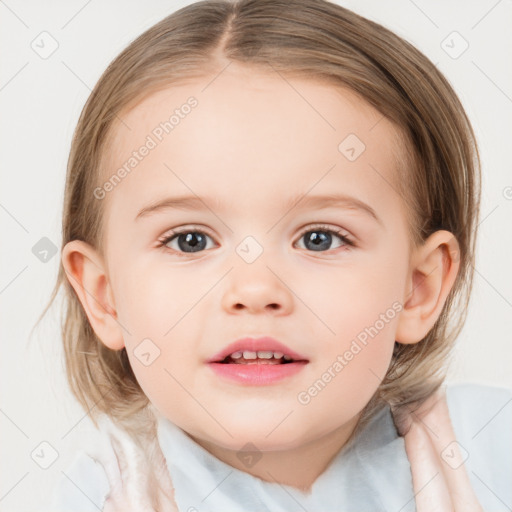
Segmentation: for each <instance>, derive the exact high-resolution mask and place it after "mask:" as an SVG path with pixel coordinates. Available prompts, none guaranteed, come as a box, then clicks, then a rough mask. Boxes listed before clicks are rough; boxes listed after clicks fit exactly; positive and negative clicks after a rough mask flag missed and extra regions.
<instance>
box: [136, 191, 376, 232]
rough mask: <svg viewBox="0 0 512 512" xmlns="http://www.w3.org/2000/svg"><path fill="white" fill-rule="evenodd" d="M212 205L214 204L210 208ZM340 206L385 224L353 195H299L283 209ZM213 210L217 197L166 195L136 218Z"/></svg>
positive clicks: (372, 210)
mask: <svg viewBox="0 0 512 512" xmlns="http://www.w3.org/2000/svg"><path fill="white" fill-rule="evenodd" d="M208 204H210V205H214V206H213V208H210V206H208ZM336 206H337V207H340V208H343V209H345V210H353V211H360V212H362V213H365V214H366V215H369V216H370V217H372V218H373V219H374V220H375V221H377V222H378V223H379V224H380V225H381V226H383V223H382V220H381V219H380V217H379V216H378V215H377V213H376V212H375V210H374V209H373V208H372V207H371V206H370V205H368V204H366V203H365V202H363V201H361V200H360V199H357V198H355V197H352V196H348V195H344V194H326V195H317V196H311V195H304V194H302V195H299V196H297V197H294V198H292V199H290V200H289V201H287V202H286V203H284V205H283V209H284V210H285V211H286V212H288V211H290V210H292V209H293V208H298V209H324V208H330V207H336ZM172 209H177V210H188V211H192V210H197V211H199V210H212V209H219V210H220V209H221V204H220V202H219V201H218V199H217V198H209V197H204V198H203V199H201V198H200V197H198V196H195V195H193V196H180V197H166V198H164V199H161V200H158V201H156V202H154V203H151V204H149V205H148V206H145V207H144V208H142V209H141V210H140V211H139V213H138V214H137V215H136V217H135V220H138V219H140V218H142V217H146V216H149V215H152V214H155V213H158V212H164V211H166V210H172Z"/></svg>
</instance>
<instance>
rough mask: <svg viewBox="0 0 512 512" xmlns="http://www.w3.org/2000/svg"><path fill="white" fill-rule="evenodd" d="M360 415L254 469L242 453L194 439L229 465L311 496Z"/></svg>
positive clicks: (267, 455)
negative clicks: (241, 457) (243, 458)
mask: <svg viewBox="0 0 512 512" xmlns="http://www.w3.org/2000/svg"><path fill="white" fill-rule="evenodd" d="M358 419H359V415H357V416H356V417H354V418H352V420H350V422H348V423H346V424H344V425H342V426H341V427H339V428H338V429H336V430H334V431H332V432H329V433H328V434H326V435H325V436H323V437H320V438H318V439H315V440H314V441H311V442H309V443H306V444H303V445H301V446H299V447H297V448H293V449H290V450H283V451H268V452H262V453H261V455H262V457H261V459H260V460H259V461H258V462H257V463H256V464H254V466H251V467H247V466H246V465H245V464H244V463H243V462H242V461H241V460H240V458H239V453H240V452H239V451H234V450H229V449H226V448H223V447H220V446H218V445H215V444H213V443H210V442H208V441H205V440H202V439H196V438H195V437H192V436H190V435H189V437H191V438H192V439H193V440H194V441H195V442H196V443H198V444H199V445H201V446H202V447H203V448H204V449H205V450H207V451H209V452H210V453H211V454H212V455H214V456H215V457H217V458H218V459H219V460H221V461H223V462H225V463H226V464H229V465H230V466H232V467H234V468H236V469H239V470H240V471H244V472H245V473H249V474H250V475H252V476H255V477H258V478H261V479H262V480H265V481H267V482H272V483H279V484H282V485H289V486H292V487H295V488H297V489H299V490H300V491H302V492H306V493H309V492H310V491H311V487H312V485H313V483H314V482H315V480H316V479H317V478H318V477H319V476H320V475H321V474H322V473H323V472H324V471H325V470H326V469H327V467H328V466H329V464H330V463H331V462H332V460H333V459H334V458H335V456H336V455H337V454H338V453H339V451H340V450H341V449H342V448H343V447H344V446H345V445H346V443H347V441H348V440H349V439H350V438H351V437H352V436H351V434H352V433H353V432H354V428H355V426H356V424H357V420H358Z"/></svg>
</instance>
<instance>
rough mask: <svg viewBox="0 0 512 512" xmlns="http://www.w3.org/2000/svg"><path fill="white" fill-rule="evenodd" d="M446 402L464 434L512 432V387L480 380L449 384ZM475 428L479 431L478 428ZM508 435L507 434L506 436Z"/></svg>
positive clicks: (472, 435) (473, 435)
mask: <svg viewBox="0 0 512 512" xmlns="http://www.w3.org/2000/svg"><path fill="white" fill-rule="evenodd" d="M446 401H447V403H448V408H449V411H450V417H451V419H452V422H453V423H454V427H455V424H457V428H458V430H459V431H460V432H461V434H462V433H464V435H469V434H471V437H472V438H476V437H478V436H479V435H480V434H483V435H485V436H486V437H489V434H487V432H492V433H493V435H498V434H504V433H506V432H510V427H511V426H512V389H511V388H506V387H500V386H494V385H488V384H479V383H456V384H448V385H447V386H446ZM475 429H476V430H475ZM507 437H508V436H507Z"/></svg>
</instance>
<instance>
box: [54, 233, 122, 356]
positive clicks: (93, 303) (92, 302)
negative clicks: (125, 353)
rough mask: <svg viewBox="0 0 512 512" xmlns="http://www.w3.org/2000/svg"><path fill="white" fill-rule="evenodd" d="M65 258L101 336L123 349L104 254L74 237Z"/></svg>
mask: <svg viewBox="0 0 512 512" xmlns="http://www.w3.org/2000/svg"><path fill="white" fill-rule="evenodd" d="M61 258H62V265H63V267H64V270H65V272H66V276H67V278H68V281H69V282H70V284H71V286H72V287H73V289H74V290H75V292H76V294H77V296H78V298H79V300H80V302H81V304H82V307H83V308H84V311H85V313H86V315H87V318H88V319H89V323H90V324H91V327H92V328H93V330H94V332H95V333H96V335H97V336H98V338H99V339H100V340H101V341H102V342H103V344H104V345H106V346H107V347H108V348H110V349H112V350H120V349H122V348H123V347H124V340H123V336H122V330H121V326H120V325H119V322H118V321H117V312H116V309H115V304H114V296H113V293H112V288H111V285H110V283H109V282H108V276H107V274H106V270H105V265H104V262H103V260H102V258H101V256H100V255H99V254H98V252H97V251H96V250H95V249H94V248H93V247H92V246H91V245H90V244H88V243H86V242H83V241H82V240H72V241H71V242H68V243H67V244H66V245H65V246H64V248H63V249H62V255H61Z"/></svg>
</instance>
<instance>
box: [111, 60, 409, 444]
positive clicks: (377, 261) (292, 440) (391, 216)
mask: <svg viewBox="0 0 512 512" xmlns="http://www.w3.org/2000/svg"><path fill="white" fill-rule="evenodd" d="M211 80H212V79H211V78H209V79H205V80H201V81H198V82H197V83H195V84H192V85H186V86H179V87H171V88H169V89H167V90H165V91H161V92H158V93H156V94H154V95H152V96H150V97H149V98H148V99H146V100H145V101H144V102H142V103H141V104H139V105H137V106H136V108H135V109H134V110H132V111H130V112H129V113H128V114H126V115H121V117H122V120H123V123H125V124H126V125H128V126H129V128H130V129H128V128H126V127H125V126H124V125H123V124H119V125H118V127H117V133H116V140H115V144H114V146H113V147H112V153H111V166H110V167H109V171H108V173H107V174H108V175H107V176H106V177H105V179H108V178H109V177H110V176H111V175H112V174H114V173H115V172H116V171H117V169H118V168H119V167H121V166H122V165H123V164H124V163H125V162H126V161H128V160H129V158H130V157H131V156H133V152H134V151H137V152H138V153H139V156H140V154H141V153H142V152H141V151H139V148H140V147H141V146H142V145H143V144H146V143H147V141H148V139H147V137H148V135H150V136H151V138H152V139H153V141H155V142H156V147H151V149H150V150H149V151H148V152H147V153H148V154H147V156H145V157H143V158H141V161H138V162H137V164H136V166H135V167H133V168H132V169H131V171H130V173H129V174H128V175H127V176H126V177H125V178H124V179H123V180H122V181H121V183H119V184H117V185H116V186H115V187H114V190H112V191H110V192H108V193H107V197H106V198H105V199H104V200H105V201H107V205H108V209H107V212H106V215H107V218H106V220H107V224H106V238H105V244H106V264H107V267H108V273H109V278H110V283H111V285H112V293H113V300H114V302H115V310H116V312H117V318H118V321H119V323H120V324H121V325H122V326H124V327H125V328H126V330H124V331H122V334H123V341H124V343H125V345H126V347H127V351H128V354H129V357H130V361H131V364H132V367H133V370H134V372H135V375H136V377H137V379H138V381H139V383H140V385H141V387H142V388H143V390H144V392H145V393H146V395H147V396H148V397H149V399H150V400H151V402H153V403H154V405H155V406H156V407H157V408H158V409H159V410H160V411H161V412H162V413H163V414H164V415H165V416H167V417H168V418H169V419H170V420H171V421H173V422H174V423H175V424H177V425H178V426H180V427H181V428H183V429H184V430H186V431H187V432H189V433H190V434H192V435H193V436H195V437H196V438H199V439H202V440H204V441H205V442H207V443H213V444H215V445H217V446H220V447H223V448H230V449H234V450H237V449H239V448H240V447H241V446H243V445H244V444H245V443H247V442H251V443H253V444H254V445H256V446H257V447H258V448H259V449H261V450H272V449H286V448H290V449H291V448H294V447H298V446H300V445H303V444H305V443H308V442H310V441H313V440H315V439H319V438H320V437H323V436H325V435H326V434H329V433H331V434H332V433H334V432H338V433H339V436H340V437H343V436H348V433H349V431H350V429H351V427H353V425H354V424H355V420H356V418H357V415H358V414H359V413H360V411H361V410H362V408H363V407H364V406H365V405H366V404H367V402H368V400H369V399H370V398H371V396H372V395H373V393H374V392H375V391H376V389H377V387H378V386H379V384H380V381H381V379H382V378H383V377H384V375H385V373H386V370H387V368H388V366H389V363H390V359H391V355H392V351H393V345H394V342H395V333H396V328H397V322H398V319H399V317H400V313H399V311H400V308H401V306H402V304H403V302H404V301H405V297H406V289H407V288H408V284H409V283H408V271H409V257H410V242H409V239H408V236H407V221H406V214H405V210H404V207H403V202H402V199H401V197H400V196H399V195H398V194H397V192H396V191H395V189H394V188H393V186H392V183H393V180H394V173H395V171H396V163H395V162H396V159H397V158H398V157H397V154H396V152H397V146H396V144H395V142H394V140H395V139H394V132H393V127H392V125H391V124H390V123H389V122H388V121H387V120H386V119H382V116H381V115H380V114H379V113H378V112H377V111H376V110H374V109H373V108H372V107H370V106H369V105H368V104H366V103H364V102H361V101H360V100H359V99H358V98H357V97H356V96H354V95H353V94H351V93H349V92H345V91H343V90H341V89H340V90H336V89H334V88H333V87H332V86H328V85H320V84H318V83H313V82H311V81H302V80H297V79H296V80H292V81H286V80H284V79H283V78H281V77H279V75H277V74H273V75H272V74H269V75H263V74H257V73H256V72H255V71H254V70H244V69H242V68H241V67H239V66H237V65H235V64H232V65H231V66H230V67H229V68H227V69H226V70H225V71H224V72H222V73H221V74H220V75H219V76H218V77H217V78H216V79H215V80H214V81H211ZM207 84H209V85H208V86H207ZM206 86H207V87H206ZM205 87H206V88H205ZM191 96H194V97H195V98H196V99H197V102H198V104H197V106H195V107H193V108H190V113H188V114H186V115H185V114H183V112H184V110H186V111H187V112H188V109H184V110H181V113H182V115H181V116H179V115H178V118H180V119H179V123H177V124H176V126H175V127H174V129H173V130H172V131H169V133H165V131H164V132H163V135H161V139H162V140H161V141H159V140H158V138H157V137H156V136H155V133H160V132H161V130H160V132H159V131H158V130H156V131H155V128H157V127H158V126H159V125H160V123H162V122H164V121H167V120H168V119H169V117H170V116H171V115H172V114H173V112H174V111H175V110H176V109H180V107H181V106H182V105H184V104H185V103H186V102H187V99H188V98H189V97H191ZM181 117H182V118H181ZM349 134H355V135H356V136H357V137H358V138H359V139H360V141H362V142H363V143H364V145H365V146H366V148H365V149H364V151H363V152H362V153H360V152H361V149H362V146H360V145H359V144H360V142H357V139H355V138H354V136H351V138H349V139H348V140H347V141H346V142H343V141H344V139H346V137H347V136H349ZM342 142H343V144H341V149H339V146H340V143H342ZM149 146H151V144H148V147H149ZM350 148H354V151H351V149H350ZM143 152H144V151H143ZM359 153H360V154H359ZM347 156H348V157H350V158H347ZM354 158H355V159H354ZM351 160H353V161H351ZM327 194H329V195H333V196H334V195H340V196H341V195H343V196H347V197H351V198H355V199H357V200H359V201H362V202H364V203H366V204H367V205H369V206H370V207H371V208H372V209H373V211H374V212H375V214H376V216H377V218H378V220H377V219H376V218H374V217H373V216H372V215H371V214H370V213H369V212H368V211H365V210H364V209H361V208H352V209H349V208H347V207H346V205H345V206H343V205H342V204H339V205H337V204H329V205H328V204H327V203H326V202H324V203H323V205H324V207H323V206H322V201H320V202H318V203H316V204H313V203H311V204H310V203H309V201H312V200H313V199H314V198H315V197H317V196H323V195H327ZM178 196H194V197H198V198H201V200H202V201H200V202H198V203H196V206H198V208H186V207H181V208H174V209H172V208H168V209H160V210H158V211H154V212H153V213H151V214H147V215H142V216H140V217H139V218H137V214H138V213H139V212H140V211H141V210H142V209H143V208H146V207H148V206H149V205H152V204H154V203H155V202H158V201H161V200H163V199H165V198H171V197H178ZM299 198H302V200H301V201H300V202H299V203H298V204H296V205H295V206H293V205H294V204H295V202H296V200H297V199H299ZM319 226H323V228H320V227H319ZM174 228H185V230H186V231H187V232H195V231H198V230H199V231H201V232H203V233H205V234H206V235H207V236H206V235H203V236H206V244H204V245H201V242H199V243H197V241H198V238H197V237H195V238H194V236H193V235H191V236H192V238H191V241H190V242H189V243H187V241H186V239H185V236H182V237H180V239H181V247H182V248H183V247H185V248H189V250H191V251H194V250H196V251H197V252H189V253H186V252H181V253H180V254H178V253H177V252H176V251H179V250H180V245H179V244H178V242H179V240H178V238H175V239H174V241H172V242H169V243H168V248H165V247H159V246H158V240H159V239H162V238H163V237H165V236H166V235H167V234H169V233H170V231H171V230H172V229H174ZM325 228H329V229H333V230H336V231H341V233H342V234H343V235H346V236H347V237H348V239H349V240H351V241H352V242H353V243H354V246H350V245H346V244H344V242H343V241H342V240H341V239H339V238H338V236H337V235H336V234H335V233H332V234H331V239H330V241H329V234H328V233H325ZM303 230H305V231H310V232H311V231H313V232H314V233H310V234H309V235H308V234H307V233H306V234H305V235H304V236H301V233H302V232H303ZM315 230H316V231H315ZM319 230H320V231H321V232H320V233H318V231H319ZM315 233H316V234H317V239H316V243H315V238H314V236H315ZM322 233H323V234H324V239H323V240H324V241H323V242H322V238H321V237H322ZM247 237H249V240H246V238H247ZM318 237H320V238H318ZM244 241H245V242H247V246H246V245H245V242H244ZM194 243H196V245H195V246H194ZM194 247H199V249H194ZM315 248H317V250H315ZM242 249H244V250H245V251H249V252H248V254H249V256H248V257H247V258H249V257H251V258H252V257H255V259H254V261H248V259H247V258H246V257H245V255H244V254H245V253H244V251H243V250H242ZM182 250H183V249H182ZM259 250H261V254H260V255H259V256H257V251H259ZM256 256H257V257H256ZM365 328H367V329H368V330H367V331H365ZM128 332H129V334H128ZM364 333H366V336H365V334H364ZM370 333H371V334H370ZM246 336H252V337H260V336H271V337H273V338H276V339H277V340H279V341H280V342H281V343H283V344H285V345H287V346H288V347H290V348H291V349H292V350H294V351H295V352H298V353H300V354H302V355H304V356H305V357H306V358H307V359H308V360H309V362H308V363H307V364H305V365H304V366H303V367H302V369H301V370H300V371H299V372H298V373H296V374H295V375H293V376H290V377H287V378H285V379H283V380H281V381H279V382H276V383H273V384H271V385H259V386H258V385H243V384H240V383H236V382H234V381H231V380H227V379H225V378H222V377H220V376H219V375H217V374H216V373H215V372H213V371H212V369H211V368H210V367H209V365H208V364H207V363H206V361H207V360H208V359H209V358H211V357H212V356H213V355H214V354H216V353H217V352H219V351H220V350H221V349H223V348H224V347H226V346H227V345H228V344H230V343H232V342H233V341H235V340H237V339H239V338H243V337H246ZM145 339H150V340H152V344H154V345H152V344H151V343H149V344H147V345H145V346H144V347H145V351H149V353H150V354H151V355H150V356H149V357H150V359H152V358H153V357H154V356H155V355H156V353H157V352H156V350H157V349H156V348H155V346H156V347H158V349H159V350H160V355H159V356H158V357H157V358H156V359H155V360H154V361H153V362H152V363H151V364H149V365H148V366H146V365H145V364H143V363H141V361H140V360H139V359H138V358H137V357H136V356H135V355H134V350H135V349H136V348H137V347H138V346H139V344H140V343H141V342H142V340H145ZM354 340H357V342H356V343H354ZM362 340H365V342H363V341H362ZM145 343H148V342H145ZM358 347H359V349H358ZM146 357H148V356H146ZM336 362H338V364H336ZM329 372H330V375H326V373H327V374H328V373H329ZM315 385H316V386H317V391H316V392H315V390H311V387H312V386H313V387H314V386H315Z"/></svg>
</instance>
